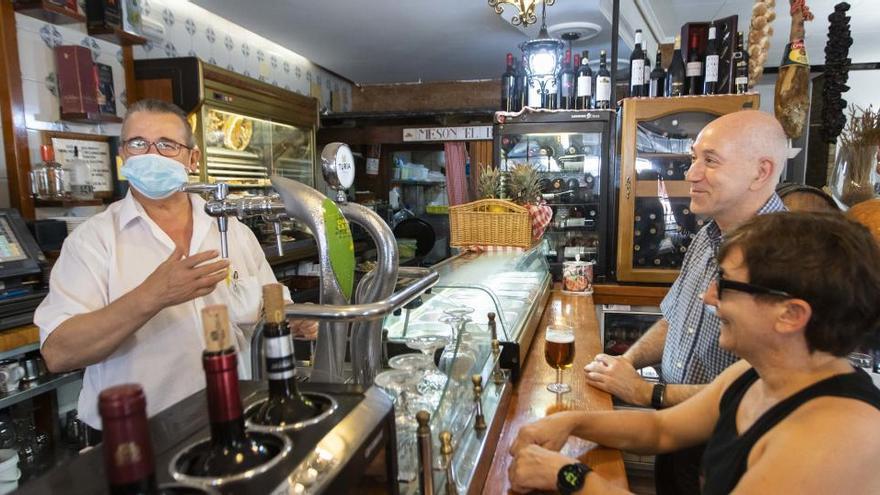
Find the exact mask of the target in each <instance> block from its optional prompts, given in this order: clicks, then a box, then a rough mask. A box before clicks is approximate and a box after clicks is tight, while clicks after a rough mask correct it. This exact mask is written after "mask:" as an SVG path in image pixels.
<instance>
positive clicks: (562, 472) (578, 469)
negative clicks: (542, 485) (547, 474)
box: [556, 462, 592, 495]
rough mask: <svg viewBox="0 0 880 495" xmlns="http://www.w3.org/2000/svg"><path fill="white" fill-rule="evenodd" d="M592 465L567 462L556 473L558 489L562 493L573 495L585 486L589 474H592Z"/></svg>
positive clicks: (563, 494)
mask: <svg viewBox="0 0 880 495" xmlns="http://www.w3.org/2000/svg"><path fill="white" fill-rule="evenodd" d="M590 471H592V469H590V466H587V465H586V464H582V463H580V462H578V463H575V464H566V465H565V466H562V467H561V468H559V474H557V475H556V489H557V490H559V493H561V494H562V495H571V494H572V493H575V492H577V491H578V490H580V489H581V488H583V487H584V482H585V481H586V478H587V475H588V474H590Z"/></svg>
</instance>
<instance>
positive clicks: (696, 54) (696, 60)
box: [685, 32, 703, 95]
mask: <svg viewBox="0 0 880 495" xmlns="http://www.w3.org/2000/svg"><path fill="white" fill-rule="evenodd" d="M685 75H686V76H687V87H688V94H689V95H699V94H700V93H701V91H700V90H701V89H703V87H702V83H703V62H702V61H701V60H700V38H699V37H698V35H697V33H696V32H694V33H692V34H691V38H690V41H689V42H688V63H687V67H686V68H685Z"/></svg>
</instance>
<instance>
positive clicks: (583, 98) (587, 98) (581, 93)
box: [576, 50, 593, 110]
mask: <svg viewBox="0 0 880 495" xmlns="http://www.w3.org/2000/svg"><path fill="white" fill-rule="evenodd" d="M576 106H577V109H578V110H587V109H589V108H593V70H592V69H590V52H589V51H588V50H584V52H583V54H582V56H581V63H580V65H579V66H578V71H577V102H576Z"/></svg>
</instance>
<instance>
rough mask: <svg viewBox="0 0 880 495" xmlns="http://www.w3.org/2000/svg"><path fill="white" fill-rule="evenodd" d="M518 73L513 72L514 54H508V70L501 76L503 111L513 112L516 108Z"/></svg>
mask: <svg viewBox="0 0 880 495" xmlns="http://www.w3.org/2000/svg"><path fill="white" fill-rule="evenodd" d="M515 100H516V72H514V70H513V54H512V53H508V54H507V70H505V71H504V74H501V110H502V111H504V112H512V111H514V108H515V106H516V103H515Z"/></svg>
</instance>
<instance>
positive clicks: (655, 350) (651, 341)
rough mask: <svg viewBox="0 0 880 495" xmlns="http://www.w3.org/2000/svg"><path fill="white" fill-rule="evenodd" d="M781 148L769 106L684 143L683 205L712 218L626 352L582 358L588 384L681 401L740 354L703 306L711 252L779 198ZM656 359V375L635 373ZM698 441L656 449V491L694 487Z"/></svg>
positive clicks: (631, 399)
mask: <svg viewBox="0 0 880 495" xmlns="http://www.w3.org/2000/svg"><path fill="white" fill-rule="evenodd" d="M787 156H788V141H787V139H786V136H785V132H784V131H783V129H782V126H781V125H780V124H779V122H778V121H777V120H776V119H775V118H774V117H773V116H772V115H770V114H768V113H764V112H760V111H757V110H744V111H741V112H736V113H731V114H728V115H724V116H722V117H719V118H717V119H715V120H714V121H712V122H711V123H709V125H707V126H706V127H705V128H703V130H702V132H700V134H699V135H698V136H697V140H696V141H695V142H694V145H693V148H692V150H691V167H690V169H689V170H688V173H687V175H686V177H685V179H686V180H687V181H688V182H689V183H690V185H691V187H690V197H691V204H690V208H691V211H693V212H694V213H695V214H697V215H700V216H702V217H705V218H707V219H710V220H709V221H708V222H707V223H706V224H705V225H704V226H703V228H702V229H701V230H700V232H699V233H698V234H697V236H696V237H695V238H694V240H693V242H692V243H691V245H690V249H688V252H687V255H686V256H685V258H684V262H683V263H682V269H681V273H680V274H679V276H678V279H676V281H675V283H674V284H673V285H672V288H671V289H670V290H669V293H668V294H667V295H666V298H665V299H663V302H662V303H661V305H660V308H661V310H662V312H663V318H661V319H660V320H659V321H658V322H657V323H656V324H654V326H652V327H651V328H650V329H649V330H648V331H647V332H646V333H645V334H644V335H643V336H642V337H641V338H640V339H639V340H638V341H637V342H636V343H635V344H633V345H632V346H631V347H630V348H629V350H627V351H626V353H625V354H624V355H622V356H619V357H612V356H608V355H606V354H599V355H597V356H596V358H595V360H594V361H593V362H592V363H590V364H588V365H587V366H586V367H585V369H584V370H585V371H586V374H587V379H588V381H589V383H590V384H591V385H593V386H595V387H597V388H600V389H602V390H605V391H606V392H608V393H610V394H612V395H614V396H617V397H619V398H620V399H621V400H623V401H625V402H627V403H630V404H635V405H639V406H652V407H655V408H658V409H659V408H663V407H669V406H672V405H675V404H678V403H680V402H682V401H684V400H685V399H687V398H688V397H691V396H692V395H694V394H696V393H697V392H698V391H699V390H700V389H702V388H703V387H704V386H705V385H706V384H708V383H710V382H711V381H712V380H713V379H715V377H717V376H718V375H719V374H721V372H722V371H724V369H726V368H727V367H728V366H730V365H731V364H733V363H734V362H735V361H736V360H737V358H736V356H734V355H733V354H731V353H729V352H727V351H725V350H723V349H721V348H720V347H719V345H718V335H719V333H720V328H721V323H720V321H719V320H718V317H717V316H715V313H714V312H713V311H711V310H710V309H708V308H707V307H706V306H704V305H703V301H702V297H703V294H704V293H705V292H706V290H707V289H708V287H709V284H710V283H711V282H712V281H713V280H714V279H715V276H716V274H717V273H718V262H717V260H716V259H715V253H716V252H717V251H718V247H719V246H720V245H721V241H722V238H723V236H724V234H725V233H729V232H731V231H732V230H733V229H735V228H736V227H738V226H739V225H741V224H742V223H744V222H745V221H747V220H748V219H750V218H752V217H754V216H755V215H762V214H765V213H771V212H776V211H785V206H784V205H783V203H782V201H781V200H780V199H779V196H777V195H776V193H775V192H774V191H775V188H776V184H777V183H778V182H779V177H780V175H781V173H782V170H783V168H784V166H785V161H786V159H787ZM657 363H660V364H661V367H662V371H661V380H662V381H661V382H660V383H651V382H647V381H645V380H644V379H642V377H641V376H639V374H638V373H637V372H636V370H637V369H639V368H642V367H644V366H651V365H655V364H657ZM701 455H702V448H701V447H698V448H695V449H690V450H688V451H683V452H678V453H674V454H667V455H665V456H658V458H657V461H656V463H655V481H656V485H657V493H658V495H666V494H680V493H688V494H689V493H700V488H699V479H698V473H699V461H700V456H701Z"/></svg>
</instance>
